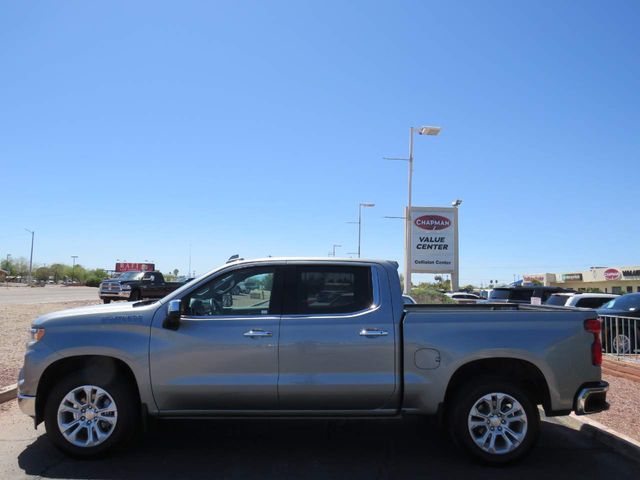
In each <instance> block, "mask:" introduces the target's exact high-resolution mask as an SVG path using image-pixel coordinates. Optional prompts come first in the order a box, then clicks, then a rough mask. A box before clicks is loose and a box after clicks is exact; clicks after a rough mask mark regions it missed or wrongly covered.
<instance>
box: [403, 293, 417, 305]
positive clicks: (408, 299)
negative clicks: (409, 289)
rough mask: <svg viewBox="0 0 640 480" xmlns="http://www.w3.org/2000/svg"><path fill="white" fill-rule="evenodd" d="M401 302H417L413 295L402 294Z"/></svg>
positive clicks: (409, 303)
mask: <svg viewBox="0 0 640 480" xmlns="http://www.w3.org/2000/svg"><path fill="white" fill-rule="evenodd" d="M402 302H403V303H404V304H405V305H413V304H415V303H417V302H416V301H415V300H414V299H413V297H412V296H411V295H402Z"/></svg>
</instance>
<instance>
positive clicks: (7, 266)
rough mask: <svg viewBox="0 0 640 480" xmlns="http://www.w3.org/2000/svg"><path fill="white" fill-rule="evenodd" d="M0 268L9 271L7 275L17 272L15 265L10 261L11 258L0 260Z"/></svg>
mask: <svg viewBox="0 0 640 480" xmlns="http://www.w3.org/2000/svg"><path fill="white" fill-rule="evenodd" d="M0 268H2V270H5V271H7V272H9V275H15V274H16V273H17V271H16V267H15V265H13V263H11V260H7V259H6V258H5V259H4V260H2V262H0Z"/></svg>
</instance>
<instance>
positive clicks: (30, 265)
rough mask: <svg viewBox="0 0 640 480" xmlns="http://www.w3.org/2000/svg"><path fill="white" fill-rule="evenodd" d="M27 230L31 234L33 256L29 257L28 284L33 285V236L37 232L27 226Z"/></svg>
mask: <svg viewBox="0 0 640 480" xmlns="http://www.w3.org/2000/svg"><path fill="white" fill-rule="evenodd" d="M25 230H26V231H27V232H29V233H30V234H31V256H30V257H29V280H28V285H31V270H32V268H33V237H34V236H35V233H36V232H33V231H31V230H29V229H28V228H25Z"/></svg>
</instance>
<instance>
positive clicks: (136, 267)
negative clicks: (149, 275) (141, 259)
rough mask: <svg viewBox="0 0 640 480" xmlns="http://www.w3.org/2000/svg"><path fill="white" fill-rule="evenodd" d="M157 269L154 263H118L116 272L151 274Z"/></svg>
mask: <svg viewBox="0 0 640 480" xmlns="http://www.w3.org/2000/svg"><path fill="white" fill-rule="evenodd" d="M155 269H156V266H155V264H154V263H129V262H118V263H116V272H130V271H135V272H147V271H148V272H151V271H153V270H155Z"/></svg>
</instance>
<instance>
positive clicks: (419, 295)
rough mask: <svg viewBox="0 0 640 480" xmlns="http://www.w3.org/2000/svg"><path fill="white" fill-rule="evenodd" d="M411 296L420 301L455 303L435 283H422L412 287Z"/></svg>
mask: <svg viewBox="0 0 640 480" xmlns="http://www.w3.org/2000/svg"><path fill="white" fill-rule="evenodd" d="M411 296H412V297H413V299H414V300H415V301H416V302H418V303H455V302H454V301H453V300H451V299H450V298H449V297H447V296H446V295H445V294H444V293H442V292H441V291H439V290H438V289H437V288H436V287H435V286H434V285H432V284H429V283H421V284H420V285H418V286H417V287H413V288H412V289H411Z"/></svg>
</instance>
